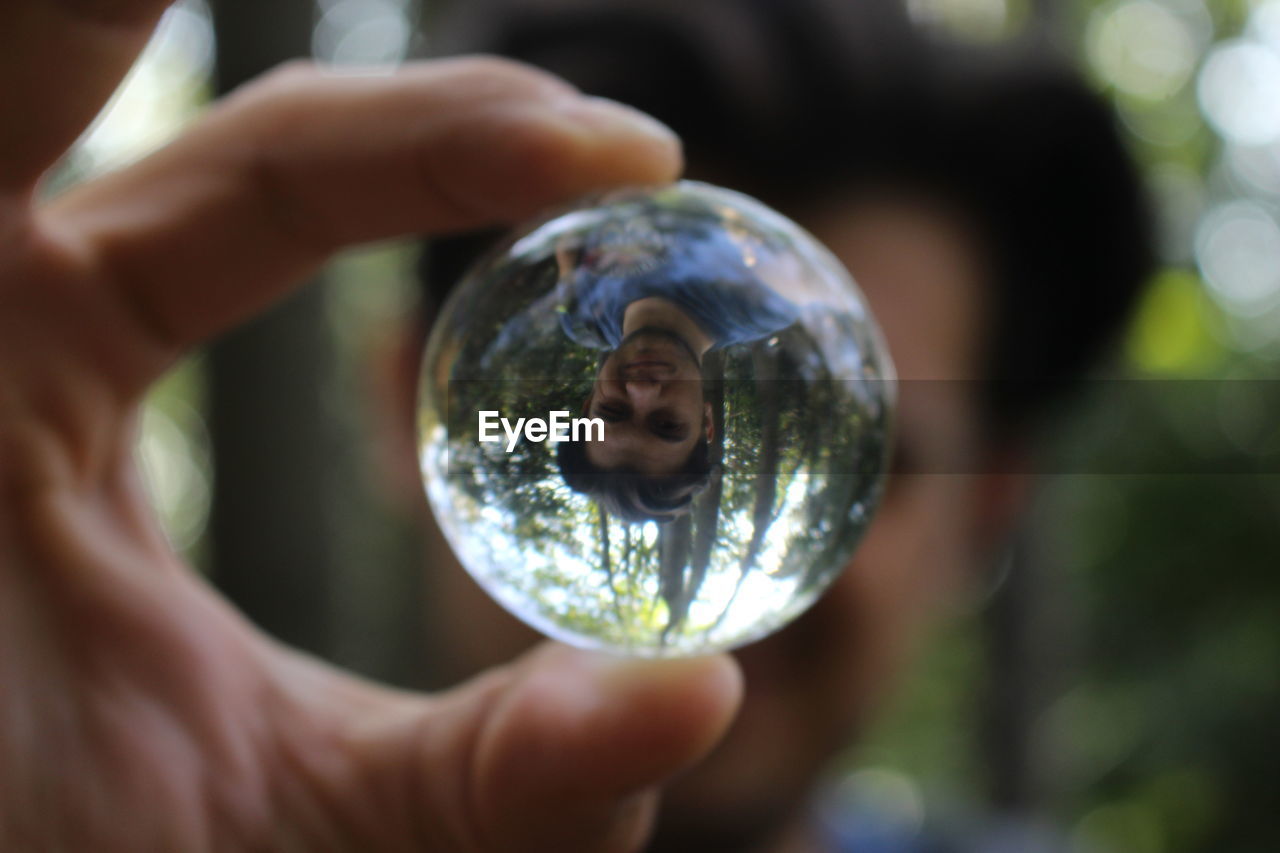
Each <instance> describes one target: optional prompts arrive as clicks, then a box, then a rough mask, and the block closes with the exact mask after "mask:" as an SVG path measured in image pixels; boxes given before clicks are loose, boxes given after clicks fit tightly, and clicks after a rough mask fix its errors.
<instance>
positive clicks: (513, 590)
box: [418, 182, 893, 657]
mask: <svg viewBox="0 0 1280 853" xmlns="http://www.w3.org/2000/svg"><path fill="white" fill-rule="evenodd" d="M891 379H892V366H891V365H890V362H889V358H888V355H887V353H886V352H885V350H884V346H883V343H882V341H881V336H880V334H879V332H878V330H877V329H876V328H875V324H874V321H873V319H872V318H871V315H870V314H869V312H868V309H867V306H866V302H865V300H864V299H863V297H862V295H861V293H859V291H858V290H857V288H856V287H855V286H854V284H853V282H852V281H851V280H850V278H849V275H848V273H847V272H845V270H844V269H843V268H842V267H841V266H840V264H839V263H838V262H837V261H836V260H835V258H834V257H832V255H831V254H830V253H829V252H827V251H826V250H825V249H824V248H822V247H821V246H820V245H818V243H817V242H816V241H815V240H814V239H813V238H812V237H811V236H809V235H808V234H807V233H806V232H804V231H803V230H801V229H800V228H799V227H798V226H797V225H795V224H794V223H792V222H791V221H789V220H787V219H785V218H784V217H782V216H781V215H779V214H778V213H776V212H774V211H772V210H770V209H768V208H766V207H764V206H763V205H761V204H760V203H759V202H756V201H754V200H752V199H750V198H747V197H746V196H743V195H740V194H738V193H734V192H730V191H728V190H724V189H720V188H717V187H712V186H709V185H706V184H699V183H694V182H681V183H678V184H674V185H671V186H666V187H659V188H642V189H627V190H618V191H614V192H610V193H606V194H603V195H599V196H595V197H592V198H590V199H587V200H585V201H582V202H580V203H579V204H577V205H575V206H574V207H572V208H570V209H567V210H563V211H560V212H558V213H556V214H554V215H551V216H547V217H543V218H541V219H539V220H538V221H536V222H534V223H532V224H530V225H527V226H525V227H523V228H521V229H519V230H518V231H517V232H516V233H515V234H514V236H512V237H511V238H509V239H508V240H507V241H505V242H504V243H503V244H502V245H501V246H499V247H498V249H497V250H496V251H494V252H492V253H491V254H490V255H489V256H488V257H487V258H486V259H484V260H483V261H481V262H480V264H479V265H477V266H476V267H475V268H473V269H472V270H471V272H470V273H469V274H468V275H467V276H466V278H465V279H464V280H463V281H462V282H461V283H460V284H459V286H458V287H457V288H456V290H455V291H454V293H453V296H452V297H451V298H450V300H449V302H448V304H447V305H446V306H445V308H444V310H443V312H442V313H441V315H440V317H439V318H438V320H437V321H436V325H435V329H434V331H433V333H432V335H431V339H430V341H429V342H428V344H427V352H426V356H425V358H424V362H423V373H422V389H421V394H420V402H419V415H418V423H419V458H420V462H421V468H422V476H423V480H424V483H425V486H426V490H427V495H428V497H429V499H430V501H431V505H432V508H433V510H434V511H435V514H436V517H437V519H438V520H439V523H440V526H441V528H442V529H443V530H444V531H445V534H446V536H447V537H448V539H449V541H450V543H451V544H452V545H453V548H454V550H455V551H456V552H457V555H458V557H459V559H460V561H461V562H462V564H463V565H464V566H465V567H466V568H467V570H468V571H469V572H471V574H472V575H473V576H474V577H475V578H476V580H477V581H479V582H480V584H481V585H482V586H483V587H484V588H485V589H486V590H487V591H488V592H489V593H490V594H491V595H492V596H493V597H494V598H495V599H497V600H498V601H499V602H500V603H501V604H502V605H503V606H505V607H506V608H507V609H508V610H510V611H511V612H512V613H514V614H515V615H517V616H519V617H520V618H521V619H523V620H524V621H526V622H528V623H529V624H530V625H532V626H534V627H535V628H537V629H539V630H541V631H543V632H544V633H546V634H549V635H551V636H553V637H555V638H557V639H560V640H563V641H565V642H568V643H572V644H574V645H578V646H583V647H587V648H598V649H608V650H613V651H616V652H621V653H624V654H631V655H641V656H650V657H660V656H676V655H690V654H701V653H705V652H709V651H716V650H721V649H727V648H731V647H734V646H738V645H742V644H744V643H747V642H750V641H752V640H755V639H758V638H760V637H762V636H764V635H765V634H768V633H770V632H772V631H774V630H777V629H778V628H780V627H782V626H783V625H784V624H786V623H787V622H789V621H790V620H792V619H794V618H795V617H796V616H797V615H798V614H800V613H801V612H802V611H803V610H804V609H805V608H807V607H808V606H809V605H810V604H812V603H813V602H814V600H815V599H816V598H817V597H818V596H819V595H820V594H821V593H822V591H823V590H824V589H826V587H827V586H828V585H829V584H830V583H831V581H832V580H833V579H834V578H835V576H836V574H837V573H838V572H839V571H840V569H841V568H842V567H843V566H844V565H845V563H847V562H848V560H849V557H850V555H851V554H852V552H853V549H854V547H855V546H856V545H857V543H858V540H859V539H860V538H861V536H862V533H863V531H864V530H865V529H866V526H867V524H868V523H869V522H870V520H871V514H872V511H873V509H874V507H875V504H876V501H877V500H878V498H879V495H880V492H881V488H882V485H883V479H884V463H885V459H886V456H887V452H888V445H889V425H890V421H891V415H892V408H893V399H892V390H893V389H892V386H891V382H890V380H891Z"/></svg>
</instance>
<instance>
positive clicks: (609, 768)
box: [0, 0, 740, 853]
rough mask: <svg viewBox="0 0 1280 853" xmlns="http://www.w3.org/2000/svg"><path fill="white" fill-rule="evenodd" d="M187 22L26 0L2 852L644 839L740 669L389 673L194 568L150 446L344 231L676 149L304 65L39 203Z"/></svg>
mask: <svg viewBox="0 0 1280 853" xmlns="http://www.w3.org/2000/svg"><path fill="white" fill-rule="evenodd" d="M163 5H164V4H162V3H159V2H152V1H151V0H146V2H144V0H118V2H106V0H104V1H103V2H88V1H87V0H86V2H71V0H66V2H49V0H14V2H12V3H9V4H7V5H6V7H5V26H4V28H3V29H2V30H0V76H3V79H5V80H9V81H20V85H11V86H6V87H4V88H3V89H0V114H2V115H3V123H4V126H5V127H6V128H9V129H13V131H14V132H8V131H6V133H5V134H4V135H2V136H0V849H3V850H6V851H9V850H12V851H22V853H28V851H41V852H42V851H85V850H93V851H106V853H114V851H129V853H137V851H214V850H217V851H234V850H255V851H262V850H271V851H295V850H296V851H331V850H353V851H362V853H363V851H400V850H404V851H409V850H413V851H422V850H428V851H432V850H441V851H482V850H483V851H497V850H501V851H507V850H584V851H614V850H625V849H631V848H633V847H634V846H635V845H636V844H637V843H639V841H640V839H642V838H643V836H644V834H645V832H646V828H647V825H648V815H649V813H650V812H651V809H652V805H653V800H654V794H653V791H654V788H655V786H656V785H658V784H659V783H661V782H662V781H663V780H665V779H667V778H668V777H669V776H670V775H671V774H673V773H675V772H676V771H678V770H680V769H681V768H683V767H685V766H687V765H689V764H690V763H692V762H693V761H695V760H696V759H697V758H698V757H700V756H701V755H703V754H704V753H705V752H706V751H707V750H708V749H709V748H710V747H711V746H712V744H713V743H714V742H715V741H716V740H717V738H718V737H719V736H720V734H721V733H722V732H723V730H724V729H725V727H726V725H727V724H728V722H729V719H730V718H731V715H732V712H733V709H734V707H735V704H736V701H737V698H738V695H739V689H740V682H739V676H738V672H737V670H736V668H735V667H734V665H733V664H732V662H731V661H730V660H729V659H727V658H724V657H708V658H702V659H698V660H693V661H685V662H677V663H668V664H657V663H634V662H625V661H617V660H612V659H609V658H605V657H601V656H595V655H589V654H585V653H579V652H574V651H571V650H568V649H566V648H563V647H559V646H554V645H550V644H547V645H544V646H541V647H539V648H537V649H535V650H533V651H532V652H530V653H529V654H527V655H525V656H524V657H523V658H521V659H520V660H519V661H516V662H514V663H511V664H509V665H505V666H503V667H501V668H499V669H495V670H493V671H490V672H488V673H487V674H485V675H483V676H482V677H480V678H478V679H476V680H474V681H472V682H470V683H469V684H467V685H465V686H463V687H460V688H458V689H456V690H454V691H450V692H449V693H447V694H441V695H438V696H431V697H427V696H421V695H414V694H410V693H405V692H399V691H393V690H390V689H387V688H383V687H380V686H377V685H374V684H369V683H366V682H363V681H361V680H359V679H356V678H354V677H352V676H349V675H346V674H343V673H341V672H338V671H336V670H333V669H331V668H329V667H327V666H326V665H324V664H322V663H320V662H318V661H315V660H311V659H309V658H306V657H304V656H302V655H300V654H298V653H295V652H293V651H290V650H288V649H285V648H283V647H281V646H279V645H277V644H275V643H273V642H272V641H270V640H269V639H268V638H266V637H264V636H263V635H262V634H260V633H259V632H257V631H256V630H255V629H254V628H253V627H252V626H250V625H249V624H248V623H247V622H246V621H245V620H244V619H243V618H242V617H241V616H240V615H239V614H237V613H236V612H234V610H233V609H232V608H231V607H229V606H228V605H227V604H226V603H225V602H224V601H222V600H221V599H220V598H219V597H218V596H217V595H216V594H215V593H214V592H213V591H211V590H210V588H209V587H208V586H207V585H206V584H205V583H204V582H203V581H202V580H201V579H200V578H198V577H197V576H196V575H195V574H194V573H193V572H192V571H190V570H189V569H188V567H186V566H184V565H182V563H181V561H180V560H179V558H178V557H177V556H176V555H175V554H174V553H173V551H172V550H171V549H170V547H169V545H168V544H167V543H166V541H165V539H164V536H163V535H162V534H161V532H160V530H159V527H158V525H157V523H156V520H155V517H154V515H153V513H152V512H151V511H150V509H149V506H148V501H147V500H146V498H145V495H144V493H143V490H142V488H141V485H140V479H139V476H138V472H137V467H136V465H135V460H134V454H133V448H134V444H135V439H136V434H137V422H138V408H139V401H140V400H141V398H142V396H143V394H144V393H145V391H146V389H147V387H148V386H149V385H150V384H151V383H152V382H153V381H154V380H155V379H156V378H157V377H159V376H160V375H161V374H162V373H163V372H164V371H165V370H166V369H167V368H168V367H169V366H170V365H172V364H173V363H174V361H175V360H176V359H177V358H178V357H179V356H181V355H182V354H183V353H184V352H185V351H186V350H188V349H189V348H190V347H192V346H194V345H196V344H199V343H201V342H203V341H205V340H207V339H208V338H210V337H211V336H213V335H215V334H217V333H218V332H220V331H223V330H225V329H227V328H229V327H231V326H232V325H234V324H235V323H237V322H239V321H242V320H244V319H246V318H248V317H250V316H251V315H253V314H254V313H256V312H258V311H260V310H262V309H263V308H265V307H266V306H267V305H268V304H270V303H272V302H273V301H275V300H276V299H278V298H279V297H281V296H283V295H284V294H285V293H286V292H287V291H288V290H289V289H290V288H291V287H293V286H294V285H295V284H296V283H297V282H299V281H301V280H303V279H304V278H305V276H306V274H307V273H308V272H309V271H311V270H312V269H314V268H315V267H316V266H317V265H319V264H320V263H322V262H323V261H324V259H325V258H326V257H327V256H329V255H330V254H331V253H332V252H333V251H335V250H336V249H338V248H339V247H341V246H343V245H347V244H351V243H357V242H363V241H366V240H373V239H379V238H383V237H390V236H394V235H400V234H409V233H415V234H416V233H424V232H440V231H446V230H452V229H458V228H466V227H474V226H477V225H481V224H485V223H489V224H492V223H501V222H510V221H514V220H517V219H520V218H522V217H524V216H527V215H529V214H530V213H532V212H533V211H535V210H537V209H540V208H542V207H544V206H545V205H547V204H552V203H558V202H562V201H565V200H567V199H570V198H573V197H575V196H578V195H580V194H582V193H584V192H587V191H592V190H596V189H601V188H605V187H610V186H613V185H617V184H630V183H637V182H654V181H663V180H670V179H672V178H673V177H675V175H676V173H677V171H678V169H679V151H678V145H677V143H676V142H675V140H674V139H673V138H672V137H671V135H670V134H669V132H667V131H665V130H664V129H663V128H661V127H659V126H657V125H655V124H653V123H652V122H651V121H648V120H646V119H643V118H642V117H640V116H638V115H637V114H635V113H633V112H631V111H629V110H625V109H623V108H621V107H619V106H617V105H613V104H608V103H603V102H599V101H594V100H590V99H584V98H582V97H581V96H579V95H578V94H577V93H575V92H574V91H573V90H572V89H570V88H569V87H567V86H566V85H565V84H563V83H561V82H559V81H557V80H554V79H552V78H550V77H548V76H546V75H545V74H541V73H536V72H533V71H531V70H529V69H526V68H522V67H518V66H515V65H512V64H510V63H505V62H500V61H497V60H463V61H451V62H445V63H439V64H435V65H418V66H413V67H410V68H408V69H406V70H405V71H404V72H403V73H399V74H396V75H392V76H387V77H362V78H347V79H340V78H334V77H327V76H321V75H319V74H317V73H315V72H313V71H311V70H310V69H307V68H305V67H291V68H289V69H287V70H285V71H283V72H280V73H276V74H273V75H271V76H270V78H269V79H267V80H265V81H264V82H261V83H258V84H255V85H253V86H251V87H248V88H246V89H244V90H242V91H241V92H240V93H238V94H236V95H233V96H232V97H231V98H229V99H228V100H226V101H225V102H224V103H223V104H222V105H221V106H219V107H217V108H216V109H214V110H212V111H211V112H210V113H209V115H207V117H205V118H204V119H203V120H202V121H200V122H199V123H198V124H197V125H196V126H195V127H194V128H193V129H192V130H191V131H190V132H189V133H187V134H186V135H185V136H184V137H183V138H182V139H180V140H178V141H177V142H175V143H173V144H172V145H170V146H168V147H166V148H165V149H163V150H162V151H160V152H158V153H157V154H155V155H153V156H151V157H149V158H147V159H146V160H143V161H141V162H140V163H138V164H136V165H134V166H132V167H130V168H128V169H126V170H124V171H121V172H117V173H115V174H112V175H109V176H107V177H105V178H102V179H100V180H97V181H94V182H92V183H90V184H86V185H82V186H81V187H78V188H76V189H74V190H72V191H70V192H68V193H66V194H64V195H62V196H61V197H58V198H56V199H54V200H53V201H51V202H49V203H46V204H37V203H36V202H35V201H34V199H35V196H36V188H37V185H38V182H39V178H40V176H41V174H42V173H43V172H44V171H45V170H46V169H47V168H48V167H49V166H50V165H51V164H53V163H54V162H55V160H56V159H57V158H58V156H59V155H60V154H61V153H62V152H63V151H64V150H65V149H66V147H67V146H68V145H70V144H71V142H72V141H73V140H74V139H75V137H76V136H77V134H79V132H80V131H81V130H82V129H83V128H84V127H85V125H86V124H87V123H88V122H89V121H90V119H92V117H93V116H94V114H95V112H96V111H97V110H98V108H99V107H100V106H101V105H102V103H103V101H104V100H105V99H106V98H107V96H108V95H109V94H110V92H111V91H112V89H113V88H114V86H115V84H116V83H117V82H118V80H119V79H120V77H121V75H122V74H123V73H124V72H125V70H126V69H127V68H128V66H129V64H130V63H131V62H132V60H133V58H134V57H135V55H136V54H137V52H138V50H139V49H140V48H141V46H142V45H143V43H144V42H145V40H146V38H147V36H148V34H149V32H150V30H151V29H152V27H153V25H154V22H155V19H156V17H157V16H158V15H159V14H160V12H161V10H162V8H163ZM264 523H269V521H266V520H264Z"/></svg>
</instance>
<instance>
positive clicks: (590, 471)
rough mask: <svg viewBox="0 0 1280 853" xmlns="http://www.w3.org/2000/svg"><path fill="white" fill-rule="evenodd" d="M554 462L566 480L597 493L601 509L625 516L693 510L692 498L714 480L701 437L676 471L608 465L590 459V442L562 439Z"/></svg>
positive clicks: (664, 516) (650, 517)
mask: <svg viewBox="0 0 1280 853" xmlns="http://www.w3.org/2000/svg"><path fill="white" fill-rule="evenodd" d="M556 464H557V465H558V466H559V467H560V474H561V475H562V476H563V477H564V481H565V484H566V485H568V487H569V488H571V489H573V490H574V491H575V492H581V493H583V494H585V495H589V496H590V497H592V498H594V499H595V501H596V503H597V504H599V505H600V508H601V509H602V510H603V511H604V512H607V513H608V514H609V515H612V516H614V517H615V518H620V519H622V520H623V521H657V522H659V523H662V522H667V521H672V520H674V519H676V518H677V517H679V516H681V515H684V514H686V513H688V512H689V511H690V509H691V508H692V506H693V499H694V498H695V497H697V495H698V494H699V493H701V492H702V490H703V489H705V488H706V487H707V484H708V483H709V482H710V481H711V468H712V465H711V457H710V448H709V446H708V443H707V440H706V438H702V439H700V440H699V441H698V443H697V444H695V445H694V446H693V449H692V450H691V451H690V452H689V456H688V458H687V459H686V460H685V463H684V465H683V466H681V468H680V470H679V471H676V472H675V473H674V474H668V475H666V476H662V477H652V476H646V475H643V474H641V473H639V472H638V471H632V470H627V469H613V470H606V469H604V468H600V467H599V466H597V465H595V464H593V463H592V462H591V460H590V459H588V458H587V449H586V442H582V441H562V442H560V443H559V445H557V447H556Z"/></svg>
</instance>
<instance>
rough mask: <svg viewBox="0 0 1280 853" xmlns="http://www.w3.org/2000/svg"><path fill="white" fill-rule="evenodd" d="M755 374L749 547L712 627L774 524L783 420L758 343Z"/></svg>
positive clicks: (773, 377) (772, 370) (772, 368)
mask: <svg viewBox="0 0 1280 853" xmlns="http://www.w3.org/2000/svg"><path fill="white" fill-rule="evenodd" d="M751 362H752V367H753V374H754V377H755V383H756V402H757V405H758V406H759V411H758V415H759V418H760V455H759V457H758V458H757V461H756V469H755V472H754V474H755V495H754V499H753V502H752V510H751V541H750V542H749V543H748V545H747V551H746V553H745V554H743V555H742V562H741V564H740V566H739V570H738V582H737V584H736V585H735V586H734V588H733V595H731V596H730V597H729V601H728V602H727V603H726V604H725V606H724V608H723V609H722V610H721V611H720V616H719V617H718V618H717V619H716V621H715V624H714V625H712V627H711V630H715V628H717V627H719V625H720V623H721V622H723V621H724V617H725V616H726V615H727V614H728V612H729V609H730V608H731V607H732V606H733V602H734V601H735V600H736V599H737V598H738V593H739V592H741V591H742V584H743V583H744V582H745V581H746V579H747V575H748V574H749V573H750V572H751V570H752V569H754V568H755V567H756V561H757V560H758V559H759V558H760V548H761V546H762V545H763V544H764V537H765V534H767V533H768V532H769V527H770V526H771V525H772V524H773V508H774V505H775V503H776V502H777V497H778V459H779V443H780V442H779V441H778V427H779V424H780V420H781V407H780V406H779V405H778V382H777V379H778V374H777V362H776V360H775V359H774V358H772V357H770V355H769V354H768V352H767V350H765V349H764V347H763V346H757V347H756V348H755V349H754V350H753V351H752V353H751Z"/></svg>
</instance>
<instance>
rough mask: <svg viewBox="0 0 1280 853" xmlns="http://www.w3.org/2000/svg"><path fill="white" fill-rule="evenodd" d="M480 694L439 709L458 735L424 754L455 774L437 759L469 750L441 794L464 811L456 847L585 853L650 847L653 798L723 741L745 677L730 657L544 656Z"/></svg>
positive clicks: (565, 652) (447, 729) (552, 651)
mask: <svg viewBox="0 0 1280 853" xmlns="http://www.w3.org/2000/svg"><path fill="white" fill-rule="evenodd" d="M473 689H474V691H475V694H476V695H477V696H478V697H479V700H478V701H473V700H472V699H471V698H470V697H465V696H464V697H462V700H461V701H458V697H454V698H452V699H451V700H449V703H448V704H446V706H445V707H447V708H449V710H448V711H445V710H444V709H443V708H441V709H439V710H440V711H442V712H443V713H444V714H446V715H448V716H451V717H452V718H453V721H454V722H455V723H456V727H455V725H450V724H446V725H442V726H441V725H437V726H435V727H434V728H433V729H432V734H431V735H430V738H431V740H432V741H433V742H434V743H437V744H440V743H444V744H446V745H445V746H443V747H429V749H428V755H430V756H432V758H433V763H434V764H435V765H436V768H435V769H436V772H437V774H438V771H439V767H440V766H441V764H442V763H443V765H444V766H449V762H448V761H446V762H440V761H439V760H438V759H439V757H440V756H441V755H442V754H448V752H449V750H455V751H456V750H457V749H458V747H459V743H462V744H465V747H464V748H465V754H464V755H463V756H462V759H461V765H460V766H461V772H462V774H463V775H464V776H465V781H466V784H465V786H464V787H463V788H461V789H459V788H458V787H457V779H450V778H448V777H445V776H439V775H437V776H436V777H435V782H434V785H435V788H434V790H436V791H437V792H439V793H440V795H441V796H443V797H446V798H447V797H450V796H452V797H454V798H455V799H456V800H457V802H456V804H455V807H454V808H452V809H450V810H448V811H449V813H452V814H454V815H456V816H457V818H456V819H457V820H458V821H459V824H458V826H457V827H456V833H455V837H460V838H461V839H463V843H466V844H467V845H469V846H472V847H474V848H475V849H479V850H504V851H505V850H574V851H583V853H588V851H621V850H634V849H637V848H638V847H639V846H640V845H641V844H642V843H643V841H644V839H645V837H646V836H647V833H648V830H649V823H650V818H651V816H652V813H653V809H654V806H655V803H656V795H655V786H657V785H660V784H661V783H663V782H664V781H666V780H667V779H669V778H670V777H671V776H672V775H673V774H676V773H678V772H679V771H681V770H683V769H685V768H687V767H689V766H690V765H692V764H693V763H695V762H696V761H698V760H699V759H700V758H701V757H702V756H704V755H705V754H706V753H707V752H708V751H709V750H710V749H711V747H712V746H713V745H714V744H715V743H716V742H717V741H718V740H719V738H720V737H721V735H722V734H723V733H724V731H725V729H726V728H727V727H728V725H729V722H730V720H731V719H732V716H733V714H734V711H735V710H736V708H737V704H738V701H739V699H740V696H741V677H740V674H739V672H738V670H737V668H736V665H735V664H734V663H733V662H732V660H731V659H730V658H728V657H725V656H720V657H707V658H698V659H692V660H680V661H661V662H659V661H635V660H622V659H617V658H611V657H606V656H603V655H598V654H593V653H586V652H581V651H577V650H573V649H569V648H566V647H564V646H559V645H555V644H547V645H546V646H544V647H542V648H540V649H538V650H537V651H535V652H534V653H532V654H531V655H530V656H528V657H527V658H526V659H525V660H524V662H523V663H522V665H521V667H520V668H519V669H518V670H517V672H516V673H515V674H514V675H513V676H512V677H510V678H509V679H508V680H507V681H506V682H505V683H504V684H502V685H501V686H498V687H496V688H495V686H494V682H493V681H489V682H481V683H480V684H479V685H477V686H476V687H475V688H473ZM439 722H440V721H439V720H438V721H437V723H439ZM467 727H470V728H471V730H470V732H469V735H468V736H466V737H463V738H461V739H459V738H457V737H456V735H457V734H458V733H459V732H465V731H466V729H467ZM451 735H452V736H454V739H453V741H452V742H450V741H449V738H450V737H451ZM455 754H456V752H455ZM455 766H458V765H455ZM429 790H430V789H429Z"/></svg>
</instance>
